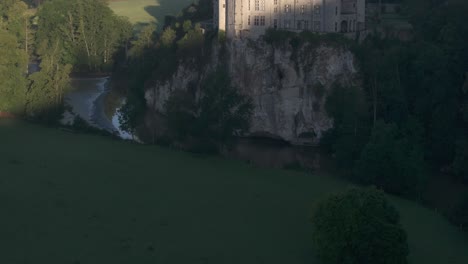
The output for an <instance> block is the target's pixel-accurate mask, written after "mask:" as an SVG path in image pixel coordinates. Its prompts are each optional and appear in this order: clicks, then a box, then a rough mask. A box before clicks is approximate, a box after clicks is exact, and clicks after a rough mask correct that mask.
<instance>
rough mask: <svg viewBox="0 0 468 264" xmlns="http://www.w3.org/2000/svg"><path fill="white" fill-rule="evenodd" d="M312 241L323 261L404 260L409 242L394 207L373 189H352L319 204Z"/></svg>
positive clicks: (400, 263) (399, 263)
mask: <svg viewBox="0 0 468 264" xmlns="http://www.w3.org/2000/svg"><path fill="white" fill-rule="evenodd" d="M312 223H313V233H312V235H313V241H314V246H315V248H316V253H317V256H318V257H319V258H320V259H321V260H322V263H324V264H343V263H346V264H362V263H372V264H406V263H408V261H407V255H408V251H409V250H408V244H407V241H406V234H405V231H404V230H403V228H402V227H401V224H400V223H399V215H398V212H397V211H396V209H395V208H394V207H393V206H391V205H390V204H389V203H388V202H387V200H386V199H385V195H384V193H383V192H382V191H378V190H376V189H352V190H349V191H347V192H345V193H343V194H337V195H332V196H330V197H328V198H327V199H326V200H324V201H322V202H321V203H319V204H318V206H317V208H316V210H315V211H314V215H313V218H312Z"/></svg>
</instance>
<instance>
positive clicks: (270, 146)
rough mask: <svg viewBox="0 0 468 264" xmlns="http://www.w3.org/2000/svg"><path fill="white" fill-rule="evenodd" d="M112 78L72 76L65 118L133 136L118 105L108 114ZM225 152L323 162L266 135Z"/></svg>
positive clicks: (309, 150) (302, 163)
mask: <svg viewBox="0 0 468 264" xmlns="http://www.w3.org/2000/svg"><path fill="white" fill-rule="evenodd" d="M109 79H110V78H109V77H99V78H74V79H72V89H71V90H70V91H69V92H68V93H67V94H66V96H65V101H66V103H67V104H68V105H69V106H70V107H71V110H72V112H73V114H72V113H70V112H69V111H67V113H66V114H65V118H64V119H63V120H62V122H63V123H70V122H72V120H73V119H74V115H78V116H79V117H81V118H82V119H84V120H85V121H86V122H87V123H88V124H90V125H91V126H94V127H96V128H99V129H103V130H106V131H108V132H110V133H113V134H116V135H118V136H119V137H121V138H122V139H127V140H129V139H133V138H134V137H132V135H130V134H129V133H127V132H125V131H122V129H120V122H119V109H116V111H115V114H114V116H113V117H112V119H110V118H109V117H107V116H106V114H105V111H104V109H105V96H106V94H107V93H108V92H109V85H108V84H109ZM122 103H123V99H122ZM223 156H225V157H228V158H231V159H238V160H243V161H246V162H248V163H250V164H252V165H255V166H259V167H267V168H288V169H299V168H307V169H313V170H317V169H319V168H320V166H321V165H322V164H323V162H322V161H321V159H322V156H321V155H320V154H319V151H318V150H317V148H314V147H306V146H292V145H290V144H287V143H285V142H280V141H278V140H272V139H265V138H238V139H236V140H235V142H234V144H233V145H232V146H231V148H229V150H226V151H223Z"/></svg>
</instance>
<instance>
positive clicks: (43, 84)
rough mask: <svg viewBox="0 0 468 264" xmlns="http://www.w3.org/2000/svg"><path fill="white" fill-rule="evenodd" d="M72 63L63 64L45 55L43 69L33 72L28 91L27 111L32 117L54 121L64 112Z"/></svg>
mask: <svg viewBox="0 0 468 264" xmlns="http://www.w3.org/2000/svg"><path fill="white" fill-rule="evenodd" d="M71 70H72V66H71V65H70V64H66V65H62V64H61V63H60V62H58V61H56V60H54V59H53V58H51V57H48V56H47V57H43V58H42V63H41V70H40V71H39V72H36V73H34V74H32V75H31V76H30V77H29V79H30V82H31V85H30V88H29V90H28V93H27V104H26V113H27V114H28V115H29V116H30V117H34V118H36V119H41V120H43V121H47V122H54V121H56V120H57V119H59V118H60V117H61V114H62V112H63V97H64V94H65V91H66V90H68V88H69V87H70V73H71Z"/></svg>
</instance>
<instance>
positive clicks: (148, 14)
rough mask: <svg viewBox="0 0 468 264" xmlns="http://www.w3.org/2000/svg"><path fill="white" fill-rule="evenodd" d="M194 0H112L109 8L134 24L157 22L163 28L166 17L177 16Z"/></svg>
mask: <svg viewBox="0 0 468 264" xmlns="http://www.w3.org/2000/svg"><path fill="white" fill-rule="evenodd" d="M192 2H193V0H112V1H110V3H109V6H110V7H111V9H112V10H114V12H115V13H116V14H118V15H121V16H126V17H128V18H129V19H130V21H131V22H132V23H134V24H137V23H149V22H156V23H158V25H159V26H160V27H159V29H161V27H162V23H164V17H165V16H166V15H177V14H178V13H179V12H180V11H181V10H182V9H183V8H184V7H186V6H187V5H188V4H189V3H192Z"/></svg>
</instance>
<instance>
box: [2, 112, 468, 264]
mask: <svg viewBox="0 0 468 264" xmlns="http://www.w3.org/2000/svg"><path fill="white" fill-rule="evenodd" d="M0 142H1V146H2V148H0V166H1V167H2V173H1V175H2V176H1V177H0V182H1V184H0V197H2V199H0V207H1V208H2V209H3V210H4V215H3V217H2V218H0V232H1V233H2V241H8V243H4V244H2V248H3V254H2V255H1V256H0V262H2V263H17V262H25V261H26V262H38V263H43V262H47V263H50V264H56V263H57V264H59V263H60V264H62V263H78V262H79V263H119V262H121V263H197V262H208V263H211V262H212V263H228V264H229V263H233V264H234V263H252V264H253V263H258V262H259V261H260V262H265V263H270V264H275V263H278V264H279V263H288V264H296V263H297V264H303V263H312V264H313V263H317V261H316V260H315V258H314V255H313V252H312V246H311V243H312V239H311V238H310V234H311V223H310V222H309V217H310V212H311V208H312V207H313V205H314V203H315V201H318V200H320V199H322V198H324V197H325V196H327V195H328V194H330V193H333V192H337V191H342V190H344V189H346V188H349V187H350V186H352V184H350V183H349V182H346V181H344V180H341V179H337V178H335V177H333V176H331V175H328V174H322V173H317V172H314V173H305V172H297V171H288V170H275V169H262V168H256V167H255V166H252V165H249V164H246V163H245V162H238V161H232V160H226V159H223V158H219V157H196V156H194V155H192V154H189V153H184V152H181V151H174V150H170V149H166V148H161V147H157V146H145V145H139V144H132V143H128V142H122V141H118V140H113V139H110V138H106V137H99V136H93V135H81V134H70V133H66V132H62V131H60V130H57V129H51V128H45V127H41V126H37V125H32V124H28V123H24V122H21V121H17V120H0ZM389 199H390V200H391V203H392V204H394V205H395V206H396V207H397V209H398V210H399V212H400V214H401V221H402V224H403V226H404V228H405V230H406V231H407V233H408V240H409V246H410V257H409V261H410V262H409V263H411V264H440V263H452V264H464V263H468V251H466V248H468V238H467V237H466V236H465V235H464V234H463V233H462V232H461V231H459V229H457V228H456V227H454V226H452V225H451V224H449V223H448V221H447V220H445V219H444V218H443V217H442V216H441V215H439V214H437V213H436V212H434V211H433V210H430V209H427V208H424V207H422V206H420V205H418V204H417V203H414V202H411V201H408V200H404V199H400V198H396V197H393V196H389Z"/></svg>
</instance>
